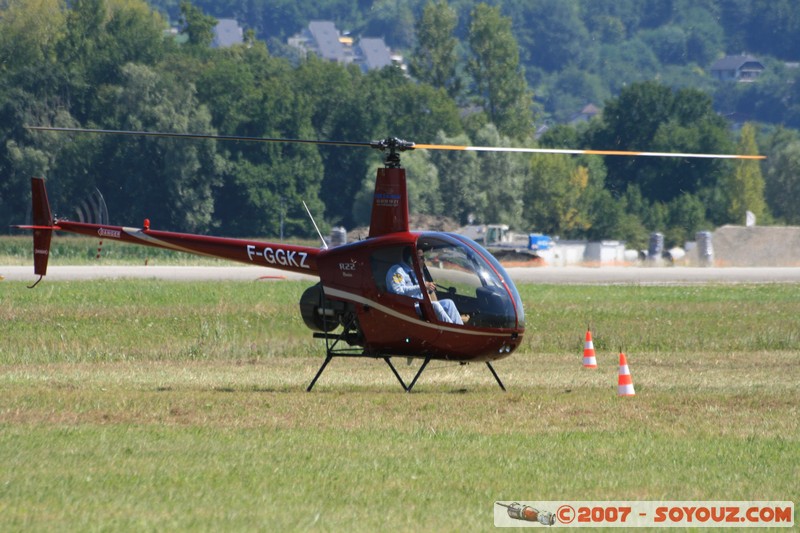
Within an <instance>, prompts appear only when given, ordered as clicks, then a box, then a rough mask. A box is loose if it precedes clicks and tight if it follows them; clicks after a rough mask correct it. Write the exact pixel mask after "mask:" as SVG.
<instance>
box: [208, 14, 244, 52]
mask: <svg viewBox="0 0 800 533" xmlns="http://www.w3.org/2000/svg"><path fill="white" fill-rule="evenodd" d="M243 42H244V32H243V31H242V28H241V26H239V23H238V22H236V19H219V20H218V21H217V25H216V26H214V40H213V41H212V43H211V45H212V46H213V47H214V48H225V47H228V46H233V45H235V44H241V43H243Z"/></svg>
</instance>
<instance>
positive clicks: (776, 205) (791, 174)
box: [766, 140, 800, 224]
mask: <svg viewBox="0 0 800 533" xmlns="http://www.w3.org/2000/svg"><path fill="white" fill-rule="evenodd" d="M769 164H770V167H769V171H768V172H767V179H766V192H767V200H768V202H769V206H770V208H771V209H772V212H773V214H774V215H775V217H777V218H779V219H781V220H783V221H784V222H785V223H787V224H800V210H798V209H797V206H798V205H800V173H799V172H798V170H797V169H800V141H799V140H791V141H788V142H787V143H785V144H782V145H781V146H780V147H778V148H777V149H776V150H775V151H774V152H773V153H772V154H771V155H770V161H769Z"/></svg>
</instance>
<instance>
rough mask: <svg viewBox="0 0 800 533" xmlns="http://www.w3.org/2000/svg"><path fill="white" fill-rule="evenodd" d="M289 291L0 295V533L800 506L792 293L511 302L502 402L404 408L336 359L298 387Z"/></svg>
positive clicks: (614, 294) (296, 332)
mask: <svg viewBox="0 0 800 533" xmlns="http://www.w3.org/2000/svg"><path fill="white" fill-rule="evenodd" d="M306 286H307V284H306V283H302V282H289V281H278V282H263V281H261V282H252V283H248V282H216V283H180V282H163V281H156V280H144V281H95V282H58V283H55V282H50V283H48V282H47V281H46V280H45V281H44V282H43V283H42V285H40V286H39V287H37V288H36V289H34V290H28V289H26V288H25V287H24V284H23V283H10V282H8V281H4V282H1V283H0V299H1V300H2V301H1V302H0V531H58V530H62V531H99V530H103V531H107V530H113V531H142V530H161V531H165V530H169V531H173V530H192V531H196V530H201V531H211V530H214V531H220V530H224V531H243V530H247V531H251V530H262V531H291V530H303V531H305V530H322V531H342V530H347V531H382V530H393V531H395V530H401V531H481V530H483V531H486V530H491V529H493V516H494V514H493V513H494V511H493V502H494V501H495V500H654V499H657V500H695V499H698V500H793V501H795V502H797V501H798V499H799V498H798V495H799V494H800V483H798V481H797V480H798V479H800V466H799V465H800V431H799V428H798V418H799V417H798V414H799V413H798V405H800V370H798V365H800V349H798V347H799V346H800V319H798V316H800V285H771V284H765V285H692V286H613V287H609V286H555V285H523V286H521V287H520V290H521V293H522V295H523V301H524V302H525V306H526V311H527V333H526V337H525V340H524V343H523V345H522V347H521V349H520V350H519V351H517V352H516V353H515V354H513V355H512V356H511V357H509V358H507V359H505V360H502V361H499V362H497V363H496V364H495V368H496V369H497V371H498V373H499V374H500V376H501V378H502V379H503V380H504V382H505V384H506V386H507V388H508V390H509V392H507V393H503V392H501V391H500V389H499V388H498V387H497V384H496V383H495V382H494V380H493V378H492V377H491V375H490V374H489V372H488V370H487V369H486V367H485V366H483V365H479V364H473V365H468V366H458V365H454V364H447V363H437V362H433V363H431V364H430V365H429V367H428V369H427V370H426V371H425V373H424V374H423V376H422V377H421V378H420V381H419V382H418V384H417V386H416V388H415V390H414V392H413V393H411V394H406V393H404V392H403V391H402V389H401V388H400V385H399V384H398V383H397V381H396V380H395V378H394V377H393V376H392V374H391V372H390V371H389V369H388V367H386V365H385V364H384V363H383V362H382V361H370V360H344V359H342V360H334V361H333V362H332V363H331V364H330V365H329V367H328V369H327V370H326V372H325V374H323V376H322V377H321V378H320V381H319V382H318V383H317V385H316V387H315V389H314V391H313V392H311V393H306V392H305V387H306V386H307V385H308V382H309V381H310V380H311V378H312V377H313V375H314V373H315V372H316V370H317V368H318V367H319V365H320V364H321V362H322V353H323V346H322V343H321V341H317V340H314V339H312V338H311V332H310V331H309V330H307V329H306V328H305V326H304V325H303V322H302V319H301V318H300V315H299V311H298V306H297V301H298V299H299V297H300V295H301V294H302V291H303V290H304V289H305V287H306ZM589 324H591V327H592V330H593V333H594V343H595V347H596V351H597V359H598V365H599V368H598V369H596V370H588V369H584V368H583V367H582V365H581V360H582V350H583V337H584V334H585V331H586V327H587V325H589ZM620 349H622V350H624V351H625V353H626V354H627V356H628V363H629V365H630V369H631V372H632V375H633V381H634V385H635V387H636V392H637V394H636V396H635V397H632V398H619V397H617V395H616V385H617V370H618V353H619V350H620ZM395 362H396V364H397V365H398V369H399V371H400V372H401V373H402V374H403V375H404V376H405V377H406V379H410V377H411V376H412V375H413V373H414V371H415V370H416V368H417V367H418V363H416V362H415V363H414V364H412V365H411V366H410V367H409V366H406V363H405V360H402V359H398V360H396V361H395Z"/></svg>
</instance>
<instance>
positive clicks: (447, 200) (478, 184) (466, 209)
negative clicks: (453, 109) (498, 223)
mask: <svg viewBox="0 0 800 533" xmlns="http://www.w3.org/2000/svg"><path fill="white" fill-rule="evenodd" d="M434 142H435V143H436V144H450V145H458V146H470V145H471V144H472V142H471V141H470V139H469V138H468V137H467V136H466V135H458V136H456V137H448V136H447V135H445V134H444V133H443V132H440V133H439V135H437V136H436V139H435V141H434ZM431 160H432V161H433V163H434V165H436V168H437V169H438V174H439V187H440V190H441V197H442V212H443V213H447V214H448V216H450V217H452V218H454V219H456V220H458V221H459V222H461V223H462V224H467V223H468V222H469V221H470V220H473V219H474V218H475V217H480V216H482V215H483V213H484V212H485V210H486V202H487V189H488V187H487V185H486V181H485V180H484V179H483V176H482V174H481V172H480V166H479V163H478V154H477V153H475V152H461V151H449V150H434V151H432V152H431Z"/></svg>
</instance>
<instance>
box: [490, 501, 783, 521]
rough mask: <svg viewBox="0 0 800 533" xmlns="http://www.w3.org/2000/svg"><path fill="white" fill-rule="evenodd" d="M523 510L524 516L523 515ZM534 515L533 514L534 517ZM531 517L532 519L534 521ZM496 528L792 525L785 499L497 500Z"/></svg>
mask: <svg viewBox="0 0 800 533" xmlns="http://www.w3.org/2000/svg"><path fill="white" fill-rule="evenodd" d="M526 511H527V512H526ZM534 511H535V513H534ZM534 514H536V515H537V516H536V517H534ZM494 525H495V527H542V526H543V525H544V526H553V527H736V528H742V527H788V528H790V527H794V503H793V502H790V501H521V500H517V501H513V502H502V501H497V502H495V505H494Z"/></svg>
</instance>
